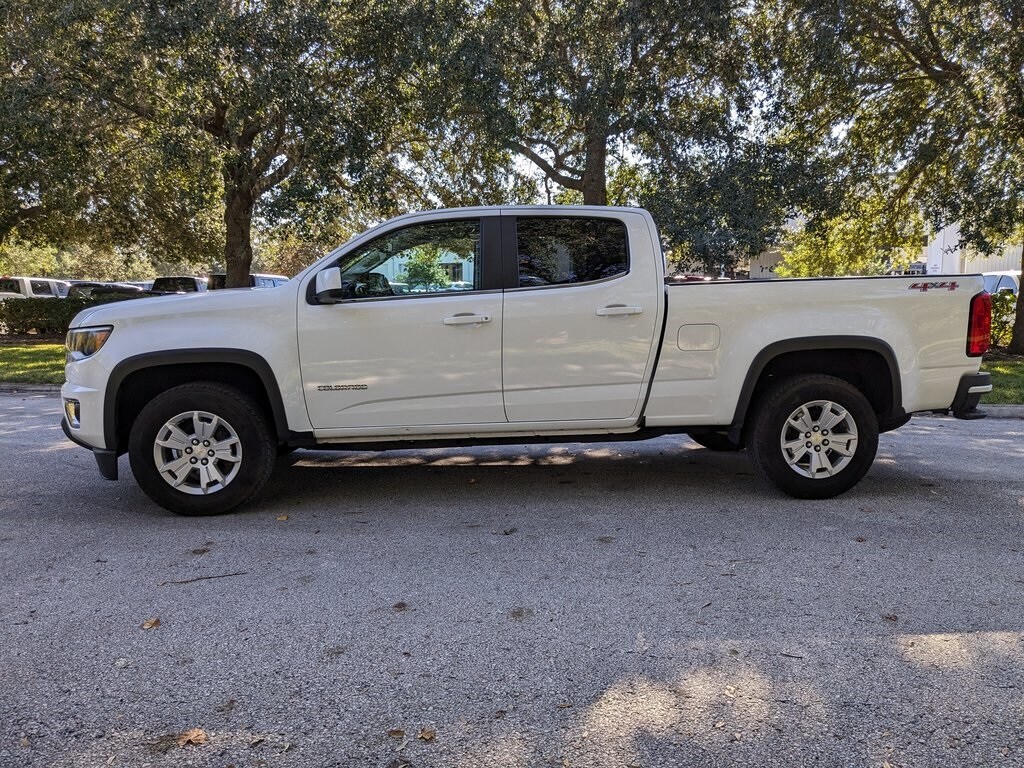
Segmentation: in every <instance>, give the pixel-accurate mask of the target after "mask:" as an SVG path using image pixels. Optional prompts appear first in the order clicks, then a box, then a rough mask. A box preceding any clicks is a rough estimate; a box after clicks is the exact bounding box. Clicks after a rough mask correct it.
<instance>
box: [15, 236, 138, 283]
mask: <svg viewBox="0 0 1024 768" xmlns="http://www.w3.org/2000/svg"><path fill="white" fill-rule="evenodd" d="M0 274H3V275H31V276H39V277H57V278H63V279H72V280H103V281H120V280H148V279H152V278H153V277H155V276H156V270H155V269H154V266H153V261H152V259H147V258H144V257H143V256H142V255H141V253H140V252H139V251H137V250H122V251H113V250H109V249H101V248H93V247H90V246H88V245H83V244H73V245H68V246H65V247H62V248H55V247H53V246H35V245H30V244H27V243H23V242H13V243H8V244H7V245H3V246H0Z"/></svg>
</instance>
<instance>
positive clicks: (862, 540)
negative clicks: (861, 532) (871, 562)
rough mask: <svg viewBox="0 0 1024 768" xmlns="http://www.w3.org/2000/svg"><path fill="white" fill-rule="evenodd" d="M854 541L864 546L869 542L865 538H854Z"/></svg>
mask: <svg viewBox="0 0 1024 768" xmlns="http://www.w3.org/2000/svg"><path fill="white" fill-rule="evenodd" d="M853 540H854V541H856V542H857V543H858V544H863V543H864V542H865V541H867V539H865V538H864V537H863V536H854V537H853Z"/></svg>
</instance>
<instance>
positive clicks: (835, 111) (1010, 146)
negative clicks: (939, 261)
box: [759, 0, 1024, 353]
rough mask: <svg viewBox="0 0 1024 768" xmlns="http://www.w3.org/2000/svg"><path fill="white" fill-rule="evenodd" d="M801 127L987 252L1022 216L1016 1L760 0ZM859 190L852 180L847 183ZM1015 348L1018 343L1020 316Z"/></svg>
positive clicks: (1023, 76) (1022, 23) (1023, 54)
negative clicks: (885, 178)
mask: <svg viewBox="0 0 1024 768" xmlns="http://www.w3.org/2000/svg"><path fill="white" fill-rule="evenodd" d="M759 10H760V17H761V20H762V22H763V24H764V27H763V28H764V29H765V31H766V38H767V39H768V40H770V44H769V45H768V46H767V48H769V49H770V50H772V51H773V52H774V53H773V55H774V56H775V64H776V66H777V68H778V71H779V72H780V73H783V76H784V78H785V80H786V82H787V83H788V84H789V90H788V92H787V94H786V100H787V104H786V109H787V110H788V114H789V117H790V119H791V123H792V125H793V126H794V129H795V130H799V131H801V132H803V133H805V134H806V135H808V136H810V137H813V139H814V140H816V141H817V143H818V145H819V146H820V147H822V148H824V149H823V151H824V152H825V153H826V154H830V155H831V156H832V157H833V158H835V159H836V160H837V166H838V167H841V168H843V169H844V172H845V173H846V174H847V175H848V176H850V177H854V178H864V177H867V176H871V175H878V174H885V175H886V176H888V177H890V178H892V179H893V181H894V186H895V189H896V190H897V196H898V197H899V198H900V199H902V200H906V201H908V202H909V203H911V204H913V205H917V206H919V207H920V208H921V210H923V211H924V212H925V215H926V217H927V219H928V220H929V223H930V224H931V225H932V227H933V228H935V229H939V228H941V227H942V226H943V225H945V224H948V223H952V222H957V223H958V224H959V225H960V232H961V236H962V238H963V242H964V244H969V245H971V246H973V247H975V248H976V249H978V250H980V251H983V252H987V251H991V250H992V249H994V248H995V247H997V246H999V245H1000V244H1002V243H1004V242H1006V241H1007V240H1008V239H1010V238H1019V237H1020V234H1019V233H1020V232H1021V231H1022V225H1024V184H1022V182H1021V180H1022V179H1024V36H1022V35H1021V33H1020V30H1021V29H1022V28H1024V4H1021V3H1020V2H1019V0H978V1H977V2H972V3H961V2H956V1H955V0H826V1H825V2H813V3H812V2H807V1H806V0H763V1H762V2H761V3H760V8H759ZM852 188H856V184H853V185H852ZM1010 348H1011V349H1012V350H1014V351H1016V352H1019V353H1024V313H1021V314H1020V315H1019V316H1018V318H1017V323H1016V326H1015V328H1014V333H1013V341H1012V342H1011V345H1010Z"/></svg>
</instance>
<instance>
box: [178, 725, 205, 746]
mask: <svg viewBox="0 0 1024 768" xmlns="http://www.w3.org/2000/svg"><path fill="white" fill-rule="evenodd" d="M206 742H207V736H206V731H204V730H203V729H202V728H190V729H189V730H187V731H185V732H183V733H179V734H178V746H179V747H185V746H187V745H192V746H199V745H200V744H205V743H206Z"/></svg>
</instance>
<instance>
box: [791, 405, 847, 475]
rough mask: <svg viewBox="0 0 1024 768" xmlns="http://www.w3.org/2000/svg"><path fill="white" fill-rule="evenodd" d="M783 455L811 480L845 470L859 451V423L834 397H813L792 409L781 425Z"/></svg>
mask: <svg viewBox="0 0 1024 768" xmlns="http://www.w3.org/2000/svg"><path fill="white" fill-rule="evenodd" d="M779 444H780V447H781V448H782V456H783V458H785V460H786V463H787V464H788V465H789V467H790V469H792V470H793V471H794V472H796V473H797V474H798V475H803V476H804V477H809V478H811V479H812V480H823V479H827V478H829V477H833V476H834V475H836V474H837V473H839V472H842V471H843V470H844V469H845V468H846V467H847V466H848V465H849V463H850V462H851V461H852V460H853V456H854V454H855V453H856V452H857V422H855V421H854V420H853V416H851V415H850V412H849V411H847V410H846V409H845V408H843V407H842V406H841V405H839V404H838V403H834V402H832V401H831V400H812V401H811V402H809V403H804V404H803V405H801V406H800V407H799V408H797V409H796V410H795V411H793V412H792V413H791V414H790V415H789V418H787V419H786V423H785V424H784V425H783V427H782V434H781V435H780V440H779Z"/></svg>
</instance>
